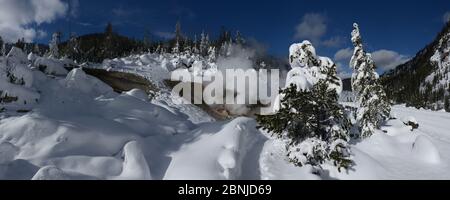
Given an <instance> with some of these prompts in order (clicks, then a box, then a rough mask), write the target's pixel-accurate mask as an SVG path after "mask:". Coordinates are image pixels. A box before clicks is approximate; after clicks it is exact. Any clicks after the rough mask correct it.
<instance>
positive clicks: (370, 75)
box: [350, 23, 391, 138]
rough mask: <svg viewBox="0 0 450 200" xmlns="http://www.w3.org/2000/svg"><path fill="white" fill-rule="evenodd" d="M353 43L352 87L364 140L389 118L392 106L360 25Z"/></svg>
mask: <svg viewBox="0 0 450 200" xmlns="http://www.w3.org/2000/svg"><path fill="white" fill-rule="evenodd" d="M352 43H353V45H354V47H355V50H354V54H353V57H352V59H351V61H350V66H352V68H353V74H352V87H353V91H354V92H355V95H356V99H357V102H358V103H359V108H358V111H357V126H358V127H359V130H360V134H361V137H362V138H367V137H370V136H371V135H373V134H374V132H375V129H379V128H380V127H381V125H382V123H383V122H384V121H385V120H386V119H388V118H389V114H390V110H391V107H390V104H389V101H388V99H387V96H386V93H385V92H384V89H383V87H382V86H381V84H380V81H379V79H378V78H379V76H378V74H377V73H376V71H375V69H376V67H375V64H374V62H373V59H372V56H371V55H370V54H368V53H366V52H365V51H364V49H363V44H362V38H361V35H360V32H359V26H358V24H356V23H355V24H353V31H352Z"/></svg>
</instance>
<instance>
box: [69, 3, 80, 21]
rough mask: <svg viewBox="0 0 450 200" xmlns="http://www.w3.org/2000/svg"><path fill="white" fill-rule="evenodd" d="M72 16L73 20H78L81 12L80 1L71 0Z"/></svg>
mask: <svg viewBox="0 0 450 200" xmlns="http://www.w3.org/2000/svg"><path fill="white" fill-rule="evenodd" d="M69 2H70V13H69V14H70V16H71V17H73V18H77V17H78V15H79V10H80V1H79V0H70V1H69Z"/></svg>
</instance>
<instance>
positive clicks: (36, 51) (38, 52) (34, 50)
mask: <svg viewBox="0 0 450 200" xmlns="http://www.w3.org/2000/svg"><path fill="white" fill-rule="evenodd" d="M33 53H34V54H36V55H38V56H41V50H40V48H39V44H37V43H35V44H34V47H33Z"/></svg>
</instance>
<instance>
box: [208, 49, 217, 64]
mask: <svg viewBox="0 0 450 200" xmlns="http://www.w3.org/2000/svg"><path fill="white" fill-rule="evenodd" d="M208 62H210V63H213V62H216V47H209V50H208Z"/></svg>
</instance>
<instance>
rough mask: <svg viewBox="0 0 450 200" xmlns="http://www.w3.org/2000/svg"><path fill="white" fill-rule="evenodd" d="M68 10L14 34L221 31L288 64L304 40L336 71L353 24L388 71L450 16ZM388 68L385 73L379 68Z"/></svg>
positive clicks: (442, 6)
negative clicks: (237, 34)
mask: <svg viewBox="0 0 450 200" xmlns="http://www.w3.org/2000/svg"><path fill="white" fill-rule="evenodd" d="M24 1H25V2H28V1H26V0H24ZM29 1H30V2H33V1H35V0H29ZM56 1H59V2H60V3H63V4H64V3H66V2H68V0H64V1H62V0H37V2H41V3H42V2H44V3H45V2H47V3H48V4H49V5H51V4H53V3H55V2H56ZM15 2H16V3H17V2H20V1H15V0H0V5H1V4H5V5H6V4H14V3H15ZM71 2H72V3H73V5H74V6H73V7H74V8H75V9H72V10H71V11H72V12H71V13H69V12H70V11H69V10H65V13H64V14H61V13H57V14H55V16H54V17H53V18H51V19H48V20H46V21H45V20H44V22H39V23H36V22H33V20H30V22H27V23H23V22H21V23H23V24H22V25H21V26H22V27H21V28H26V30H28V29H31V28H33V29H34V30H35V32H36V34H34V35H32V36H30V38H32V39H33V40H35V41H38V42H42V43H47V41H48V40H49V35H51V34H50V33H51V32H54V31H57V30H62V31H63V32H65V33H68V32H69V27H70V29H71V30H72V31H73V32H76V33H77V34H79V35H81V34H85V33H92V32H101V31H103V29H104V27H105V24H106V23H107V22H109V21H111V22H112V23H113V24H114V26H115V29H116V30H117V31H118V32H119V33H121V34H124V35H128V36H131V37H135V38H142V37H143V34H144V32H145V31H148V32H151V33H152V34H153V35H154V38H155V39H157V38H159V36H170V34H171V33H173V31H174V26H175V23H176V21H177V20H180V21H181V24H182V29H183V31H184V32H185V33H186V34H187V35H191V36H192V35H194V34H199V33H200V32H201V31H202V30H205V31H206V32H209V33H210V34H211V35H217V33H218V31H219V30H220V28H221V27H222V26H225V27H227V28H228V29H231V30H240V31H241V32H242V33H243V35H244V36H246V37H249V38H253V39H255V40H257V41H258V42H260V43H262V44H264V45H265V46H266V48H267V50H268V51H269V52H270V53H271V54H275V55H279V56H287V54H288V48H289V45H290V44H292V43H293V42H296V41H301V40H303V39H309V40H312V41H313V45H314V46H316V48H317V52H318V54H319V55H323V56H328V57H331V58H335V54H336V52H338V51H339V50H341V54H339V55H340V57H337V58H338V59H337V61H336V62H338V63H340V65H342V68H346V65H347V62H348V61H347V60H348V55H347V54H348V52H349V51H348V50H350V49H346V48H350V47H351V43H350V41H349V40H350V39H349V38H350V32H351V29H352V23H353V22H358V23H359V24H360V28H361V32H362V35H363V39H364V42H365V43H366V48H367V51H369V52H377V51H380V52H379V55H378V57H380V58H378V59H380V60H381V61H380V63H383V64H384V65H392V62H389V59H391V60H393V61H395V62H402V61H404V60H407V58H409V57H411V56H413V55H414V54H415V53H416V52H417V51H418V50H420V49H421V48H423V47H424V46H425V45H426V44H427V43H429V42H430V41H432V39H433V38H434V37H435V36H436V34H437V33H438V32H439V31H440V29H441V28H442V26H443V25H444V18H445V17H444V15H446V16H447V17H448V16H450V14H449V11H450V2H448V0H433V1H393V0H389V1H388V0H377V1H373V0H372V1H361V0H360V1H353V0H346V1H345V0H343V1H331V0H329V1H325V0H315V1H311V0H295V1H294V0H292V1H287V0H277V1H265V0H260V1H244V0H238V1H235V0H227V1H206V0H196V1H194V0H184V1H176V0H164V1H163V0H160V1H155V0H95V1H91V0H78V1H77V0H71ZM0 7H1V6H0ZM46 8H47V7H46ZM0 11H1V8H0ZM49 12H50V11H48V13H49ZM55 12H56V11H55ZM446 13H447V14H446ZM3 15H5V14H3ZM0 17H1V14H0ZM69 19H70V20H69ZM41 21H42V20H41ZM69 21H71V23H70V24H71V25H70V26H69ZM0 24H1V19H0ZM311 30H313V31H311ZM3 32H4V31H3ZM1 33H2V26H1V25H0V34H1ZM45 33H47V34H45ZM345 50H347V51H345ZM381 50H385V51H384V52H383V51H381ZM383 59H384V60H383ZM386 59H387V60H386ZM384 62H386V63H384ZM388 68H391V67H383V69H388ZM344 71H346V70H344Z"/></svg>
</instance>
